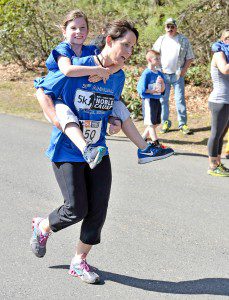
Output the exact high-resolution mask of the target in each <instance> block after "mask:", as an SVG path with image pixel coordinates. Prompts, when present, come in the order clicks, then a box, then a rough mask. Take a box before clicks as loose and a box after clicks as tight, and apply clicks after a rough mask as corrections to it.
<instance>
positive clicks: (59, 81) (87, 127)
mask: <svg viewBox="0 0 229 300" xmlns="http://www.w3.org/2000/svg"><path fill="white" fill-rule="evenodd" d="M72 62H73V65H83V66H96V64H95V62H94V57H93V56H89V57H84V58H73V61H72ZM63 80H64V85H63ZM124 82H125V75H124V72H123V71H122V70H120V71H118V72H117V73H115V74H112V75H110V77H109V79H108V80H107V82H106V84H104V83H103V81H99V82H97V83H90V82H89V81H88V76H84V77H78V78H74V77H72V78H71V77H66V76H65V75H63V74H62V73H61V72H60V71H56V72H55V73H53V74H52V76H46V77H45V78H41V79H40V80H37V81H36V83H35V87H36V88H43V89H44V92H45V94H47V95H51V96H52V98H53V99H57V98H60V99H61V100H62V101H63V103H64V104H66V105H67V106H68V107H69V108H70V109H71V110H72V111H73V113H74V114H75V115H76V116H77V117H78V119H79V120H80V124H81V129H82V132H83V134H84V137H85V139H86V141H87V142H89V143H90V144H92V145H93V146H99V145H100V146H104V147H106V144H105V142H106V139H105V135H106V130H107V122H108V118H109V116H110V114H111V112H112V108H113V103H114V101H119V99H120V96H121V93H122V90H123V86H124ZM46 154H47V156H48V157H49V158H50V159H51V161H54V162H82V161H85V160H84V158H83V156H82V153H81V152H80V150H79V149H78V148H77V147H76V146H75V145H74V144H73V143H72V142H71V140H70V139H69V138H68V137H67V136H66V135H65V134H64V133H63V132H61V131H60V130H59V129H57V128H56V127H54V128H53V131H52V135H51V141H50V146H49V148H48V150H47V152H46ZM107 154H108V151H107Z"/></svg>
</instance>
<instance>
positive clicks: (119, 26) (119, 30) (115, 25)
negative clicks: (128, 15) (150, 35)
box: [91, 20, 139, 50]
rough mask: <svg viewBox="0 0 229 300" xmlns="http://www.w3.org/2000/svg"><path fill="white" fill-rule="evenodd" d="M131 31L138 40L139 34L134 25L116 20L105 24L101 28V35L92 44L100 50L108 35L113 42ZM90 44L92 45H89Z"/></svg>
mask: <svg viewBox="0 0 229 300" xmlns="http://www.w3.org/2000/svg"><path fill="white" fill-rule="evenodd" d="M128 31H132V32H133V33H134V34H135V36H136V39H137V40H138V36H139V33H138V31H137V29H136V28H135V27H134V24H133V23H131V22H129V21H127V20H116V21H112V22H110V23H107V24H106V25H105V26H104V27H103V33H102V34H100V35H99V36H98V37H97V38H95V40H94V41H93V42H95V43H96V46H97V47H99V48H100V50H102V49H103V48H104V46H105V43H106V37H107V36H108V35H109V36H111V38H112V39H113V40H117V39H118V38H121V37H123V36H124V35H125V33H126V32H128ZM91 44H92V43H91Z"/></svg>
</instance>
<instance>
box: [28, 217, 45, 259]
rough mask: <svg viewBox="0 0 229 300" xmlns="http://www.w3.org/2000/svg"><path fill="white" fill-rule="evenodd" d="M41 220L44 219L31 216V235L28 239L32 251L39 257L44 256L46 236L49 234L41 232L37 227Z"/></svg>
mask: <svg viewBox="0 0 229 300" xmlns="http://www.w3.org/2000/svg"><path fill="white" fill-rule="evenodd" d="M42 220H44V219H42V218H33V221H32V230H33V235H32V237H31V239H30V246H31V249H32V251H33V253H34V254H35V255H36V256H37V257H39V258H41V257H44V256H45V253H46V243H47V240H48V237H49V236H50V233H47V234H42V232H41V230H40V228H39V224H40V222H41V221H42Z"/></svg>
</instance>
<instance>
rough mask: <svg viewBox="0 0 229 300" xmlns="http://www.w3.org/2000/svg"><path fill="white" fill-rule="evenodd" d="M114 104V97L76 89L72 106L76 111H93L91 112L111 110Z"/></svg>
mask: <svg viewBox="0 0 229 300" xmlns="http://www.w3.org/2000/svg"><path fill="white" fill-rule="evenodd" d="M113 104H114V96H112V95H107V94H101V93H93V92H89V91H84V90H80V89H78V90H77V91H76V94H75V99H74V105H75V107H76V109H77V110H80V109H93V110H105V111H107V110H111V109H112V107H113Z"/></svg>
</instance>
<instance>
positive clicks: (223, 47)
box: [212, 41, 229, 63]
mask: <svg viewBox="0 0 229 300" xmlns="http://www.w3.org/2000/svg"><path fill="white" fill-rule="evenodd" d="M212 51H213V52H220V51H222V52H223V53H224V54H225V57H226V61H227V63H229V44H225V43H223V42H221V41H219V42H215V43H214V44H213V45H212Z"/></svg>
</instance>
